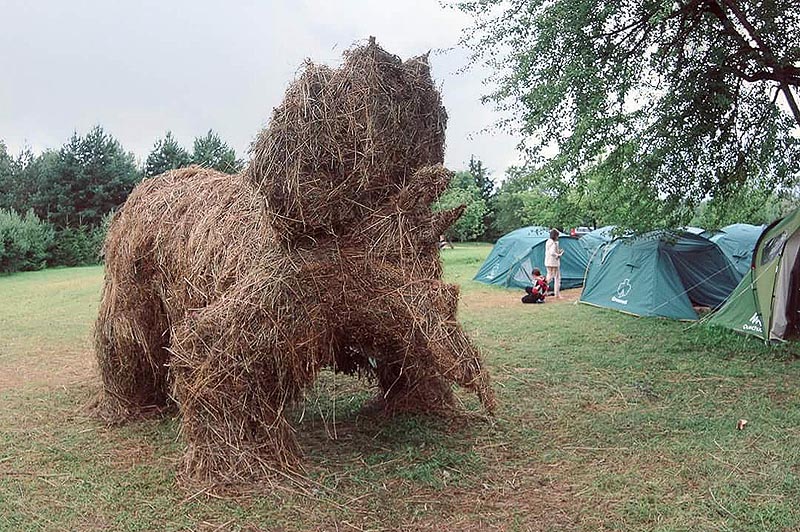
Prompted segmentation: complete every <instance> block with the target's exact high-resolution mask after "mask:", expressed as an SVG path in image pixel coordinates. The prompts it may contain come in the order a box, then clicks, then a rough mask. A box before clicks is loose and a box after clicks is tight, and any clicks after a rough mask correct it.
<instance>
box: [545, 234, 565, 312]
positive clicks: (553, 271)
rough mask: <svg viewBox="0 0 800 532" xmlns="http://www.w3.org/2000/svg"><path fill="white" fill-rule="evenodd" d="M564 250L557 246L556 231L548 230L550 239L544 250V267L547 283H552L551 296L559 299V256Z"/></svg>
mask: <svg viewBox="0 0 800 532" xmlns="http://www.w3.org/2000/svg"><path fill="white" fill-rule="evenodd" d="M563 254H564V250H563V249H561V246H559V245H558V231H557V230H556V229H551V230H550V238H548V239H547V244H545V248H544V267H545V268H547V282H548V283H550V282H551V281H552V282H553V294H554V295H555V296H556V297H557V298H558V299H561V255H563Z"/></svg>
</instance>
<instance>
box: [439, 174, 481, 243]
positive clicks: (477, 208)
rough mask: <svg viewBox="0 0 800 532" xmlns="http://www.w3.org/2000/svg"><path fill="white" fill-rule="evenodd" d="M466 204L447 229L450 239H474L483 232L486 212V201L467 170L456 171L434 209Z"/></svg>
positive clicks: (451, 207) (445, 208)
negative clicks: (462, 211)
mask: <svg viewBox="0 0 800 532" xmlns="http://www.w3.org/2000/svg"><path fill="white" fill-rule="evenodd" d="M459 205H466V206H467V208H466V209H465V210H464V213H463V214H462V215H461V217H460V218H459V219H458V220H456V223H454V224H453V225H452V226H451V227H450V229H448V231H447V237H448V238H449V239H451V240H458V241H461V242H464V241H466V240H474V239H476V238H478V237H479V236H481V235H482V234H483V232H484V225H483V218H484V216H485V214H486V202H485V201H484V199H483V198H482V197H481V194H480V190H478V187H477V186H476V185H475V180H474V177H473V176H472V174H470V173H469V172H456V174H455V176H454V177H453V180H452V181H451V182H450V185H448V187H447V190H446V191H445V193H444V194H442V197H441V198H439V201H438V202H437V203H436V205H435V206H434V210H437V211H441V210H448V209H453V208H455V207H458V206H459Z"/></svg>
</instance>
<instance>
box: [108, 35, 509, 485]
mask: <svg viewBox="0 0 800 532" xmlns="http://www.w3.org/2000/svg"><path fill="white" fill-rule="evenodd" d="M445 122H446V116H445V113H444V109H443V108H442V106H441V101H440V97H439V94H438V92H437V91H436V89H435V86H434V84H433V81H432V80H431V77H430V73H429V69H428V65H427V61H426V59H425V58H424V57H423V58H416V59H411V60H409V61H406V62H402V61H400V59H398V58H397V57H395V56H393V55H391V54H388V53H387V52H385V51H383V50H382V49H381V48H380V47H378V46H377V45H376V44H375V43H374V41H371V42H370V43H369V44H367V45H364V46H361V47H357V48H355V49H353V50H351V51H349V52H348V53H347V54H346V55H345V61H344V64H343V65H342V66H341V67H340V68H338V69H331V68H328V67H324V66H318V65H314V64H310V63H309V64H307V65H306V66H305V70H304V72H303V73H302V74H301V75H300V77H299V79H297V80H296V81H295V82H294V83H293V84H292V85H291V86H290V87H289V89H288V90H287V94H286V98H285V100H284V102H283V103H282V104H281V105H280V106H279V107H278V108H276V110H275V112H274V114H273V117H272V120H271V122H270V124H269V127H268V129H266V130H265V131H263V132H262V133H261V135H260V136H259V137H258V139H257V140H256V142H255V144H254V146H253V158H252V161H251V163H250V166H249V168H248V169H247V171H246V172H245V173H244V174H242V175H234V176H231V175H226V174H221V173H218V172H215V171H211V170H207V169H203V168H200V167H196V166H195V167H190V168H186V169H182V170H175V171H172V172H167V173H166V174H163V175H161V176H158V177H155V178H152V179H148V180H146V181H144V182H143V183H142V184H141V185H139V186H138V187H137V188H136V190H134V192H133V193H132V194H131V196H130V197H129V199H128V201H127V202H126V204H125V206H124V207H123V209H122V210H121V211H120V212H119V213H118V214H117V216H116V217H115V219H114V220H113V222H112V224H111V228H110V230H109V234H108V237H107V240H106V245H105V255H106V280H105V286H104V289H103V298H102V302H101V308H100V316H99V318H98V322H97V327H96V348H97V357H98V361H99V366H100V370H101V374H102V378H103V383H104V390H103V397H102V399H101V401H100V403H99V405H98V412H99V413H100V414H101V415H102V416H103V417H105V418H106V419H107V420H109V421H112V422H118V421H122V420H125V419H129V418H130V417H132V416H137V415H141V414H142V413H144V412H147V411H149V410H152V409H156V410H159V409H162V408H165V407H168V406H169V405H171V404H175V405H177V406H178V409H179V411H180V414H181V418H182V427H181V432H182V436H183V439H184V441H185V443H186V451H185V453H184V458H183V470H182V478H183V479H184V480H185V481H194V482H196V481H199V482H209V481H213V482H219V481H225V482H240V481H252V480H258V479H263V478H270V477H274V475H275V471H276V470H280V469H281V468H286V467H287V466H289V465H291V464H293V463H296V462H297V459H298V456H299V449H298V448H297V444H296V442H295V438H294V433H293V429H292V427H291V426H290V425H289V423H288V422H287V417H286V413H287V409H289V408H291V407H292V405H293V404H294V403H296V401H298V400H299V399H300V398H301V397H302V394H303V393H304V391H305V390H307V389H308V388H309V387H310V386H311V385H312V384H313V383H314V381H315V379H316V378H317V376H318V374H319V372H320V370H321V369H323V368H326V367H327V368H333V369H334V370H336V371H341V372H346V373H350V374H357V375H361V376H364V377H367V378H369V379H372V380H374V382H377V384H378V385H379V386H380V389H381V396H380V400H381V401H382V403H383V405H384V408H385V410H386V412H387V413H390V414H391V413H395V412H398V411H417V412H419V411H421V412H431V411H434V412H436V411H438V412H446V411H449V410H451V409H452V408H453V406H454V400H453V391H452V385H453V384H454V383H455V384H458V385H460V386H462V387H464V388H466V389H468V390H471V391H473V392H475V393H476V394H477V395H478V396H479V398H480V400H481V402H482V403H483V404H484V406H485V408H486V409H487V410H489V411H491V410H492V408H493V406H494V395H493V393H492V390H491V387H490V385H489V378H488V374H487V373H486V370H485V368H484V367H483V362H482V359H481V356H480V353H479V352H478V351H477V350H476V349H475V347H474V346H473V345H472V344H471V343H470V341H469V339H468V337H467V336H466V335H465V333H464V331H463V330H462V329H461V327H460V326H459V324H458V322H457V321H456V306H457V302H458V289H457V287H455V286H453V285H450V284H447V283H444V282H443V281H442V280H441V274H442V270H441V264H440V262H439V255H438V247H437V244H438V236H439V235H440V234H441V233H442V232H443V231H444V230H445V229H446V228H447V227H449V226H450V224H452V223H453V221H455V219H456V218H457V217H458V216H459V215H460V214H461V209H460V208H459V209H455V210H453V211H447V212H440V213H433V212H432V210H431V205H432V204H433V203H434V202H435V201H436V199H437V198H438V197H439V196H440V195H441V194H442V192H443V191H444V189H445V187H446V186H447V183H448V181H449V179H450V173H449V172H448V171H447V170H445V169H444V168H443V167H442V166H441V165H440V164H441V162H442V158H443V151H444V128H445Z"/></svg>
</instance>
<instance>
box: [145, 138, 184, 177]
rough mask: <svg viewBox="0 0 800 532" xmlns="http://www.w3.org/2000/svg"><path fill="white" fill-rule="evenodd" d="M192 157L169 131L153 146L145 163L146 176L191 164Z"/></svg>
mask: <svg viewBox="0 0 800 532" xmlns="http://www.w3.org/2000/svg"><path fill="white" fill-rule="evenodd" d="M191 162H192V158H191V156H190V155H189V152H187V151H186V150H185V149H183V147H182V146H181V145H180V144H178V141H176V140H175V138H174V137H173V136H172V132H170V131H167V133H166V134H165V135H164V138H163V139H158V140H157V141H156V143H155V145H154V146H153V151H151V152H150V154H149V155H148V156H147V160H146V161H145V164H144V175H145V177H152V176H155V175H159V174H163V173H164V172H166V171H168V170H174V169H176V168H183V167H184V166H189V165H190V164H191Z"/></svg>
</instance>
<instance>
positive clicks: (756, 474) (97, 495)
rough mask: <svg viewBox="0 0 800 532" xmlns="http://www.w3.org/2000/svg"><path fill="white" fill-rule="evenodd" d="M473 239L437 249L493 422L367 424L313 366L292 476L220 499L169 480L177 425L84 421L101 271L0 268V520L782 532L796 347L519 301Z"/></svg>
mask: <svg viewBox="0 0 800 532" xmlns="http://www.w3.org/2000/svg"><path fill="white" fill-rule="evenodd" d="M489 249H490V248H489V246H480V245H478V246H460V247H457V248H456V249H454V250H445V251H444V252H443V255H444V259H445V266H446V276H447V278H448V279H449V280H450V281H452V282H456V283H459V284H460V285H461V287H462V302H461V308H460V319H461V321H462V322H463V324H464V326H465V327H466V329H467V330H468V331H469V332H470V333H471V335H472V337H473V338H474V340H475V341H476V343H477V344H478V345H479V346H480V347H481V348H482V350H483V351H484V353H485V356H486V359H487V361H488V365H489V367H490V369H491V372H492V376H493V380H494V386H495V389H496V392H497V394H498V400H499V408H498V411H497V415H496V417H495V418H494V419H491V420H488V419H482V418H481V417H480V416H471V417H467V418H462V419H450V420H442V419H432V418H420V417H401V418H395V419H389V420H386V419H381V418H379V417H376V416H375V415H370V414H366V413H363V412H362V411H361V410H360V407H361V405H362V404H363V402H364V401H365V400H366V399H367V398H368V397H369V396H370V395H371V390H370V389H369V386H368V385H367V384H366V383H360V382H358V381H355V380H353V379H349V378H345V377H342V376H336V377H334V376H332V375H330V374H326V375H325V376H324V378H323V379H321V381H320V383H319V385H318V386H317V387H316V388H315V389H314V390H312V391H311V393H309V396H308V398H307V400H306V402H305V404H304V405H301V407H300V408H298V411H297V412H296V413H295V414H294V417H295V418H297V419H298V420H299V418H301V417H302V421H299V422H298V423H297V424H296V425H297V427H298V429H299V430H298V435H299V440H300V443H301V445H302V446H303V448H304V450H305V458H304V464H305V467H306V477H307V478H306V480H305V481H303V482H301V483H297V484H289V483H284V484H283V485H281V486H274V487H272V488H267V487H265V488H264V489H262V490H260V491H257V492H253V493H250V494H243V495H239V496H238V497H236V498H233V499H231V498H228V499H222V498H218V497H216V496H210V495H209V494H207V493H205V492H200V493H192V492H187V491H185V490H183V489H181V488H180V487H178V486H177V485H176V483H175V478H174V469H175V463H176V461H177V459H178V457H179V455H180V452H181V442H180V437H179V434H178V422H177V420H176V419H175V418H173V417H167V418H163V419H157V420H150V421H143V422H137V423H132V424H129V425H126V426H122V427H106V426H104V425H102V424H101V423H99V422H98V421H96V420H94V419H91V418H89V417H87V416H86V415H85V414H84V413H83V410H82V406H83V405H85V404H86V403H87V402H88V401H89V400H90V399H91V397H92V396H93V394H95V393H96V391H97V390H98V387H99V384H98V380H97V378H96V376H95V374H94V369H93V366H92V353H91V326H92V321H93V319H94V315H95V312H96V306H97V301H98V297H99V289H100V283H101V280H102V269H101V268H99V267H93V268H75V269H61V270H51V271H44V272H37V273H27V274H18V275H13V276H10V277H5V278H0V406H1V407H2V408H0V530H26V531H27V530H208V531H210V530H401V529H402V530H587V531H588V530H660V531H667V530H676V531H677V530H731V531H743V530H786V531H789V530H799V529H800V358H798V355H797V353H798V351H800V348H798V347H796V346H794V345H789V346H783V347H777V348H768V347H766V346H764V345H762V344H761V343H759V342H758V341H756V340H752V339H749V338H744V337H740V336H736V335H733V334H729V333H727V332H723V331H713V330H708V329H705V328H703V327H688V328H687V324H685V323H678V322H673V321H667V320H655V319H637V318H633V317H630V316H626V315H622V314H618V313H614V312H611V311H605V310H602V309H596V308H593V307H587V306H584V305H577V304H575V303H574V300H575V299H576V297H577V292H576V291H570V292H568V294H567V296H568V297H566V298H565V299H564V300H561V301H548V303H546V304H545V305H525V306H523V305H522V304H520V303H519V297H520V296H521V295H522V294H521V293H516V292H513V291H506V290H500V289H493V288H489V287H486V286H483V285H480V284H476V283H474V282H472V281H471V278H472V276H473V275H474V273H475V272H476V271H477V268H478V266H479V265H480V263H481V261H482V260H483V258H485V256H486V254H487V253H488V251H489ZM460 397H463V399H464V403H465V408H466V410H468V411H476V412H477V411H478V410H477V405H476V401H475V400H474V399H473V398H471V397H469V396H467V395H460ZM740 418H745V419H747V420H748V421H749V424H748V425H747V427H746V428H745V430H742V431H739V430H737V429H736V423H737V420H739V419H740Z"/></svg>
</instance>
